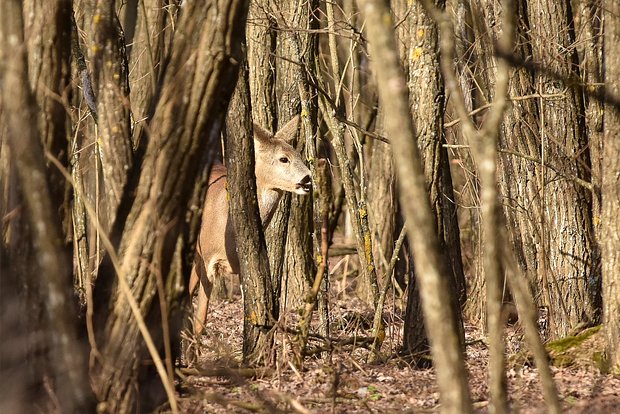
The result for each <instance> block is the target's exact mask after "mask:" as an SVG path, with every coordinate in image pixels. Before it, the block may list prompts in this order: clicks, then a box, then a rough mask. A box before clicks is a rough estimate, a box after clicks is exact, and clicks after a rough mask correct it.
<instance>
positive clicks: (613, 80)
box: [601, 0, 620, 373]
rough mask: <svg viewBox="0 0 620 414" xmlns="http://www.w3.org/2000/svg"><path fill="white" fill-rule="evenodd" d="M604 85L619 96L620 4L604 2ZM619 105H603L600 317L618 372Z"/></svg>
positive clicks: (610, 357)
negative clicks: (601, 289) (601, 300)
mask: <svg viewBox="0 0 620 414" xmlns="http://www.w3.org/2000/svg"><path fill="white" fill-rule="evenodd" d="M603 4H604V6H603V10H605V43H604V59H605V87H606V88H608V93H610V94H612V96H615V97H616V99H617V98H618V97H620V55H618V48H620V4H618V2H617V1H613V0H607V1H605V2H604V3H603ZM618 131H620V108H619V107H618V106H614V105H612V104H607V105H605V129H604V134H605V135H604V146H603V186H602V188H601V192H602V199H603V217H602V223H601V226H602V231H601V233H602V239H601V240H602V250H603V252H602V253H603V303H604V308H603V318H604V322H605V335H606V338H607V360H608V362H609V366H610V368H611V371H613V372H615V373H618V372H620V220H619V219H618V211H620V192H618V188H620V133H619V132H618Z"/></svg>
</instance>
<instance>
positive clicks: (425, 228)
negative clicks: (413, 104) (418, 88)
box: [358, 0, 472, 413]
mask: <svg viewBox="0 0 620 414" xmlns="http://www.w3.org/2000/svg"><path fill="white" fill-rule="evenodd" d="M358 4H359V5H360V9H361V10H362V12H363V14H364V16H365V17H366V22H367V23H366V24H367V26H366V30H367V32H368V33H367V35H368V38H369V39H372V41H371V42H370V51H371V56H372V57H373V62H374V66H373V67H374V70H375V72H376V75H377V82H378V90H379V96H380V98H381V102H382V103H383V105H384V110H385V111H386V112H387V113H389V114H390V117H389V118H386V125H385V128H386V131H387V132H388V134H389V137H390V140H391V142H392V146H393V153H394V157H395V163H396V167H397V172H398V178H399V188H400V200H401V204H402V206H403V209H404V212H405V217H406V219H407V223H406V226H407V229H408V236H409V239H410V240H411V242H412V250H413V254H414V256H415V258H416V267H417V270H418V273H417V277H418V282H419V283H420V292H421V296H422V306H423V310H424V315H425V318H426V322H427V324H426V326H427V329H428V334H429V338H430V340H431V345H432V347H431V351H432V354H433V362H434V364H435V367H436V370H437V380H438V384H439V390H440V394H441V395H440V398H441V403H442V411H443V412H446V413H468V412H471V410H472V407H471V399H470V396H469V389H468V387H467V374H466V371H465V365H464V362H463V357H462V354H461V348H460V345H459V335H458V328H457V324H456V320H455V318H454V313H455V312H456V311H457V310H456V309H454V305H453V302H452V301H444V300H442V295H444V294H445V292H449V291H450V288H449V282H448V276H447V275H448V274H449V271H448V269H447V266H446V263H445V261H444V260H443V259H442V258H441V254H440V250H439V246H440V245H439V240H438V237H437V227H436V224H435V220H434V217H433V214H432V210H431V207H430V202H429V199H428V193H427V192H426V184H425V178H424V169H423V165H422V162H421V159H420V154H419V151H418V148H417V146H416V145H415V144H414V143H413V141H412V139H411V137H413V136H416V133H415V130H414V125H413V123H412V120H411V118H410V112H409V104H408V96H407V88H406V83H405V79H404V76H403V74H402V72H401V69H400V67H399V58H398V51H397V49H396V44H395V42H394V38H393V37H392V36H393V33H392V19H391V16H390V12H389V9H388V8H387V7H386V5H385V3H384V2H382V1H380V0H379V1H372V0H366V1H359V2H358ZM377 62H381V63H380V64H377Z"/></svg>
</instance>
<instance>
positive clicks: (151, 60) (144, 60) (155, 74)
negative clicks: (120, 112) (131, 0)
mask: <svg viewBox="0 0 620 414" xmlns="http://www.w3.org/2000/svg"><path fill="white" fill-rule="evenodd" d="M136 3H138V4H137V10H135V14H136V19H135V25H134V27H132V28H129V27H127V26H126V27H125V32H127V31H128V30H132V31H133V32H134V35H133V36H132V37H131V38H129V37H128V38H127V42H131V43H132V46H131V51H130V53H129V68H130V71H129V84H130V86H131V88H130V97H131V112H132V117H133V122H134V125H133V128H134V131H133V133H132V142H133V147H134V149H135V148H136V147H137V146H138V141H139V140H140V138H141V136H142V128H143V127H144V125H146V124H147V123H148V121H149V119H150V117H151V116H152V115H153V114H152V110H153V99H154V98H155V93H156V92H157V86H158V83H159V79H160V75H161V72H162V66H163V62H164V59H165V58H166V57H167V56H166V52H167V50H166V40H167V38H169V37H170V36H171V32H172V27H173V26H172V24H173V21H172V19H171V16H170V14H169V13H168V12H167V11H166V10H165V9H164V0H140V1H136Z"/></svg>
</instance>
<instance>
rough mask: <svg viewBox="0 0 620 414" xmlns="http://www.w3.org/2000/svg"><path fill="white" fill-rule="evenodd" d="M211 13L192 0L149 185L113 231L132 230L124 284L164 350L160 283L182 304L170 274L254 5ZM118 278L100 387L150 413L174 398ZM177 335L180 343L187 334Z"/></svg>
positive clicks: (97, 373) (103, 276)
mask: <svg viewBox="0 0 620 414" xmlns="http://www.w3.org/2000/svg"><path fill="white" fill-rule="evenodd" d="M203 6H204V5H202V4H196V3H188V4H186V5H185V6H184V8H183V10H182V14H181V17H180V21H179V25H178V30H177V32H176V33H175V39H174V46H173V52H172V56H171V59H170V62H169V64H168V66H167V70H166V74H165V76H164V79H163V84H162V91H161V97H160V98H159V101H158V105H157V108H156V110H155V113H154V116H153V119H152V121H151V122H150V124H149V130H150V136H149V140H148V146H147V149H146V154H145V158H144V161H143V162H142V165H141V168H140V171H139V180H137V185H136V186H135V188H134V189H132V190H133V191H135V196H134V197H131V195H132V193H133V191H131V192H130V191H128V192H126V195H125V198H124V200H123V201H124V202H127V203H128V205H129V206H130V208H128V209H127V212H126V211H125V210H124V208H121V209H119V219H118V222H119V223H124V226H123V227H122V228H121V227H120V225H119V226H115V229H113V234H112V237H113V240H115V232H116V231H118V230H122V233H121V234H122V235H121V237H120V243H119V244H120V247H119V252H120V254H119V256H120V258H121V259H120V275H119V276H118V277H120V278H125V280H126V281H127V283H128V285H129V288H130V291H131V295H133V296H134V297H135V299H136V301H137V302H138V306H139V309H140V312H141V313H142V315H143V317H144V318H145V319H146V320H147V321H149V322H151V323H149V326H148V328H149V330H150V332H151V335H152V336H153V337H154V342H155V345H156V347H157V348H158V349H161V348H164V344H163V342H164V338H162V327H161V325H162V323H161V320H158V318H157V316H158V315H159V312H160V309H159V306H154V304H153V299H154V297H155V293H156V291H157V290H158V289H157V285H158V284H160V285H161V286H165V287H166V291H165V292H163V293H164V294H165V296H166V299H168V298H170V297H171V296H175V297H177V299H178V294H179V292H178V291H176V290H174V289H173V288H172V287H171V286H170V284H169V282H170V273H169V272H170V264H171V260H172V255H173V253H174V248H175V246H176V245H177V243H178V237H179V235H180V234H185V233H186V231H187V228H186V227H185V226H184V223H183V220H181V219H180V217H183V214H184V212H185V211H186V209H187V208H188V202H189V200H190V195H191V192H192V189H193V187H194V182H195V180H196V178H197V173H198V171H199V169H197V168H196V165H200V164H202V162H204V159H205V154H206V153H207V152H208V151H211V153H213V152H214V151H213V148H214V147H215V146H216V142H217V141H218V137H219V134H220V130H221V126H222V122H223V114H224V112H225V110H226V108H227V104H228V100H229V98H230V95H231V94H232V91H233V90H234V85H235V83H236V76H237V64H238V62H240V61H241V52H240V43H241V41H242V38H243V34H244V26H245V17H246V14H247V4H246V3H245V2H242V1H224V0H221V1H217V2H214V3H213V4H211V7H207V8H205V7H203ZM207 22H209V23H208V24H207ZM179 125H182V126H183V127H182V128H180V127H179ZM205 137H206V138H205ZM127 200H129V201H127ZM121 206H123V203H122V204H121ZM125 214H126V217H124V215H125ZM186 248H187V249H190V250H192V249H193V246H192V245H187V246H186ZM162 279H163V280H162ZM115 280H116V275H115V271H114V270H113V269H112V265H111V263H110V262H109V261H106V262H104V266H103V267H102V269H101V273H100V276H99V279H98V282H97V289H98V290H99V292H97V294H96V295H95V296H96V297H97V298H98V300H99V301H100V306H99V308H98V309H96V312H97V313H98V314H99V315H103V317H104V318H105V320H102V321H100V323H99V324H98V326H97V329H98V332H99V335H98V340H99V343H98V345H99V351H100V352H101V355H102V359H101V361H100V363H98V364H97V365H96V366H95V369H94V370H93V372H92V375H93V382H94V386H95V390H96V392H97V394H98V397H99V399H100V400H102V401H105V402H106V409H107V410H108V411H110V412H134V411H135V410H136V407H137V406H138V403H140V407H141V409H145V410H147V411H148V410H149V409H152V407H153V406H155V405H156V404H158V403H159V402H161V399H162V397H163V395H164V394H163V393H162V391H161V381H162V378H157V376H153V375H151V376H146V375H145V374H146V371H147V369H146V368H145V367H144V365H143V364H142V361H143V359H144V358H146V357H147V355H146V354H145V350H144V346H143V338H142V336H141V334H142V335H144V331H142V330H140V328H139V326H138V323H137V321H136V317H135V316H134V314H133V313H132V310H131V309H130V306H128V301H127V298H126V297H125V296H124V294H123V293H122V292H121V288H120V284H117V283H116V282H115ZM161 293H162V292H161V291H160V294H161ZM167 311H168V310H167V309H161V312H163V313H164V314H165V313H166V312H167ZM165 332H166V330H165V329H164V330H163V333H165ZM170 336H171V338H170V340H171V341H173V342H176V341H178V332H170ZM171 358H172V359H173V358H174V356H171ZM160 376H161V373H160ZM147 380H150V381H151V383H148V382H147ZM164 381H172V378H167V379H164ZM138 385H139V387H138ZM138 391H139V392H140V395H139V396H138V395H137V392H138Z"/></svg>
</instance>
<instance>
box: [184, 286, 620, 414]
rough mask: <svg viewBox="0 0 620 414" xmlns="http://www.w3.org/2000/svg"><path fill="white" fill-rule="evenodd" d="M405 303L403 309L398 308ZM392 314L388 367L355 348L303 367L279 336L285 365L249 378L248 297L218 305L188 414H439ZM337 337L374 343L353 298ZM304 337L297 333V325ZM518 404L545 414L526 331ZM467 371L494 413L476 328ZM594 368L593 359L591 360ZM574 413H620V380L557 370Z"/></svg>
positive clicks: (583, 368)
mask: <svg viewBox="0 0 620 414" xmlns="http://www.w3.org/2000/svg"><path fill="white" fill-rule="evenodd" d="M396 302H397V301H396ZM396 302H394V301H392V303H391V305H390V307H388V306H386V309H385V312H384V317H386V318H387V322H388V323H387V325H388V331H387V333H386V340H385V342H384V343H383V347H382V349H381V351H382V353H383V354H384V355H387V356H388V357H386V358H384V360H383V361H382V362H368V357H369V351H368V350H366V349H364V348H361V347H357V348H355V347H353V346H347V347H342V348H340V349H334V350H333V351H332V352H331V354H330V355H329V356H328V357H327V358H325V359H321V358H318V357H315V358H306V359H305V360H304V365H303V369H301V370H300V369H298V368H296V367H295V364H294V361H293V352H292V351H291V349H294V347H293V346H292V345H291V344H292V341H293V339H294V336H293V335H292V334H288V333H282V332H279V333H277V334H276V344H277V345H276V346H277V347H278V349H277V355H278V362H277V364H276V368H275V369H273V370H270V371H263V372H256V371H251V370H243V369H239V366H240V361H241V349H242V330H243V306H242V301H241V297H240V296H235V297H234V298H233V300H229V301H223V302H219V303H217V302H216V303H214V304H213V305H212V309H210V314H209V317H208V321H207V328H206V334H205V335H204V336H203V337H202V338H201V341H200V344H199V345H198V348H199V357H198V363H197V364H196V366H195V368H194V369H187V370H185V371H184V372H185V373H186V374H187V376H186V378H185V379H184V380H183V381H182V382H181V384H180V387H179V388H180V389H181V390H182V392H181V396H180V399H179V404H180V409H181V411H182V412H184V413H230V412H235V413H237V412H238V413H251V412H261V413H278V412H283V413H295V412H296V413H400V412H406V413H407V412H408V413H434V412H439V394H438V390H437V385H436V378H435V373H434V370H433V369H418V368H416V367H413V366H410V365H409V364H408V363H407V362H406V361H405V360H403V359H401V358H398V357H397V351H398V346H399V344H400V341H401V336H402V325H403V324H402V314H403V312H402V310H401V309H400V307H399V306H395V305H394V303H396ZM330 311H331V316H330V320H331V321H332V324H331V329H332V334H331V336H332V337H348V338H350V337H353V336H355V335H357V336H358V337H363V336H369V335H370V329H369V322H370V323H371V322H372V315H371V313H370V310H369V309H368V308H367V307H365V306H364V305H363V304H362V303H361V301H359V300H356V299H352V297H351V296H348V295H347V296H344V297H343V296H340V297H339V298H338V299H335V300H334V301H333V302H331V308H330ZM287 326H289V327H295V324H293V323H291V322H290V321H289V323H288V324H287ZM506 335H507V336H506V339H507V356H508V372H507V377H508V378H507V379H508V394H509V399H510V407H511V412H521V413H545V412H547V410H546V407H545V403H544V400H543V396H542V392H541V387H540V381H539V378H538V375H537V371H536V369H535V368H534V367H533V366H532V364H529V363H528V362H527V358H523V357H522V356H523V355H524V351H523V349H524V348H525V345H524V344H523V335H522V334H521V333H520V328H519V326H518V324H517V325H515V326H513V327H508V328H507V330H506ZM466 343H467V348H466V354H467V355H466V364H467V369H468V371H469V386H470V390H471V396H472V400H473V402H474V407H475V409H476V412H479V413H485V412H487V406H488V391H487V372H486V369H487V361H488V350H487V346H486V345H485V338H484V337H483V336H482V333H481V332H480V331H479V330H477V329H475V328H474V327H472V326H466ZM589 359H591V358H585V360H589ZM551 369H552V373H553V375H554V379H555V382H556V385H557V388H558V393H559V397H560V401H561V403H562V407H563V409H564V411H565V412H567V413H584V414H586V413H587V414H590V413H601V414H602V413H620V376H611V375H603V374H601V373H600V371H599V370H598V369H597V368H596V367H595V366H594V364H588V363H574V364H573V365H571V366H567V367H561V368H558V367H554V366H552V367H551Z"/></svg>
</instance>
